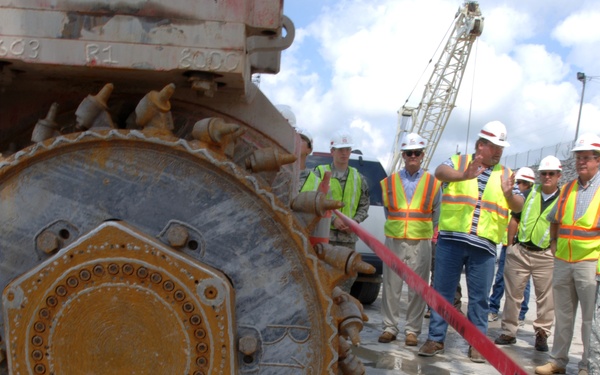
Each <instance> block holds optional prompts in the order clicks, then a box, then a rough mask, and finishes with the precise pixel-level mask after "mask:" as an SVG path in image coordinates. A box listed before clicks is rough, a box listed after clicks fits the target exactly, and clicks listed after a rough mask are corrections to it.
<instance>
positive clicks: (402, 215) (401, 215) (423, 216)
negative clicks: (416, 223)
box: [388, 211, 431, 220]
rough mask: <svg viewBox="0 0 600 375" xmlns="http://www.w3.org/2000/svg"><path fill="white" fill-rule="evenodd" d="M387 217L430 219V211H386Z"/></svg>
mask: <svg viewBox="0 0 600 375" xmlns="http://www.w3.org/2000/svg"><path fill="white" fill-rule="evenodd" d="M388 217H391V218H394V219H396V220H405V219H415V220H418V219H423V220H425V219H430V218H431V213H423V212H415V211H408V212H407V211H404V212H391V211H390V212H388Z"/></svg>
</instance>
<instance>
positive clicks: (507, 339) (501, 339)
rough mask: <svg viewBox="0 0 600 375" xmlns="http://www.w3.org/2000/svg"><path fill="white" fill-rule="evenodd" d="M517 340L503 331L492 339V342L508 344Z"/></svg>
mask: <svg viewBox="0 0 600 375" xmlns="http://www.w3.org/2000/svg"><path fill="white" fill-rule="evenodd" d="M516 342H517V338H516V337H513V336H509V335H505V334H504V333H503V334H501V335H500V336H498V338H497V339H496V340H494V344H496V345H510V344H514V343H516Z"/></svg>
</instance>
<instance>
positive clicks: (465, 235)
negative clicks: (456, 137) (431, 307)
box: [419, 121, 524, 363]
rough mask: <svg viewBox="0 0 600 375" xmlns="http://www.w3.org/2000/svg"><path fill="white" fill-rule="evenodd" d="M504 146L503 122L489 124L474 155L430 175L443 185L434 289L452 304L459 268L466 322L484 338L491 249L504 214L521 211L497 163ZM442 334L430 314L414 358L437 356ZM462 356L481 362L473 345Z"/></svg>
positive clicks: (441, 324)
mask: <svg viewBox="0 0 600 375" xmlns="http://www.w3.org/2000/svg"><path fill="white" fill-rule="evenodd" d="M507 146H508V142H506V127H505V126H504V124H502V123H501V122H500V121H492V122H489V123H487V124H485V125H484V126H483V128H482V129H481V131H480V132H479V139H478V140H477V142H476V143H475V153H474V154H472V155H454V156H452V157H451V158H450V159H449V160H447V161H446V162H444V163H443V164H441V165H440V166H438V167H437V169H436V171H435V177H436V178H437V179H438V180H440V181H442V182H443V186H442V189H443V195H442V204H441V212H440V219H439V236H438V242H437V246H436V253H435V276H434V280H433V284H434V288H435V289H436V290H437V291H438V292H439V293H440V294H441V295H442V296H443V297H444V298H445V299H446V300H447V301H448V302H449V303H452V300H453V299H454V293H455V291H456V286H457V285H458V283H459V282H460V278H461V274H462V271H463V269H464V270H465V276H466V281H467V288H468V293H469V305H468V312H467V318H468V319H469V320H470V321H471V322H472V323H473V324H474V325H475V326H476V327H477V328H478V329H479V330H480V331H481V332H482V333H483V334H484V335H485V334H487V325H488V313H489V306H488V296H489V292H490V288H491V286H492V281H493V278H494V266H495V261H496V246H497V244H499V243H501V242H502V237H503V236H504V232H505V230H506V226H507V224H508V212H509V210H513V211H516V212H519V211H521V208H522V206H523V201H524V198H523V195H522V194H521V192H520V191H519V189H517V188H516V187H515V184H514V175H512V172H511V170H510V169H508V168H505V167H503V166H502V165H500V164H499V162H500V158H501V157H502V151H503V149H504V147H507ZM447 330H448V323H447V322H446V321H445V320H444V318H442V317H441V316H440V315H439V314H438V313H437V312H435V311H432V314H431V318H430V322H429V336H428V339H427V341H426V342H425V344H423V345H422V346H421V348H420V349H419V355H421V356H426V357H431V356H434V355H436V354H438V353H443V352H444V340H445V338H446V332H447ZM468 356H469V358H470V359H471V361H473V362H477V363H482V362H485V358H484V357H483V356H482V355H481V354H480V353H479V352H478V351H477V350H476V349H475V348H473V347H469V353H468Z"/></svg>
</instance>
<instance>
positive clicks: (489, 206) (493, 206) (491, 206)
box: [444, 195, 508, 217]
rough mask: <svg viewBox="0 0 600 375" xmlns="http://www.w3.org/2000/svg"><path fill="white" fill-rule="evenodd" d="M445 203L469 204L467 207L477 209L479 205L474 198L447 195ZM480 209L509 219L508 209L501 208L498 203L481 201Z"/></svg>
mask: <svg viewBox="0 0 600 375" xmlns="http://www.w3.org/2000/svg"><path fill="white" fill-rule="evenodd" d="M444 203H450V204H452V203H456V204H467V205H470V206H473V207H475V206H476V205H477V199H476V198H472V197H467V196H464V195H461V196H451V195H445V196H444ZM480 208H481V209H482V210H487V211H491V212H497V213H498V214H499V215H500V216H502V217H508V209H507V208H504V207H501V206H499V205H498V204H497V203H494V202H487V201H481V205H480Z"/></svg>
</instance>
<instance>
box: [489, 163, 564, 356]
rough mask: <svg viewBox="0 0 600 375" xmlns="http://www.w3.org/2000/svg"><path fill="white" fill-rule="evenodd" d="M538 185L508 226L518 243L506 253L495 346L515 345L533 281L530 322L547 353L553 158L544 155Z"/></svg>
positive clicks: (556, 174)
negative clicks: (513, 227)
mask: <svg viewBox="0 0 600 375" xmlns="http://www.w3.org/2000/svg"><path fill="white" fill-rule="evenodd" d="M538 171H539V172H540V184H538V185H535V186H534V187H533V189H531V190H530V191H529V192H528V193H527V195H526V199H525V204H524V205H523V211H521V213H516V214H513V217H512V218H511V223H517V222H518V234H517V242H516V243H515V244H514V245H513V246H510V247H508V249H507V250H506V265H505V268H504V283H505V289H506V299H505V301H504V311H503V313H502V334H501V335H500V336H499V337H498V338H496V340H495V341H494V342H495V343H496V344H497V345H510V344H515V343H516V342H517V329H518V321H517V318H518V314H519V309H520V308H521V303H522V301H523V298H524V297H523V296H524V294H523V292H524V290H525V286H526V285H527V284H529V277H532V278H533V286H534V288H535V296H536V298H535V302H536V312H537V317H536V319H535V320H534V321H533V329H534V331H535V349H536V350H537V351H540V352H547V351H548V341H547V340H548V336H549V335H550V332H551V331H550V330H551V328H552V324H553V323H554V299H553V296H552V271H553V269H554V254H552V251H551V250H550V222H549V221H548V220H547V216H548V213H549V212H550V211H551V210H552V209H553V207H554V205H555V204H556V200H557V198H558V195H559V193H560V190H559V187H558V181H559V179H560V177H561V171H562V164H561V162H560V160H558V158H556V157H555V156H552V155H550V156H546V157H545V158H543V159H542V161H541V162H540V165H539V167H538Z"/></svg>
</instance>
